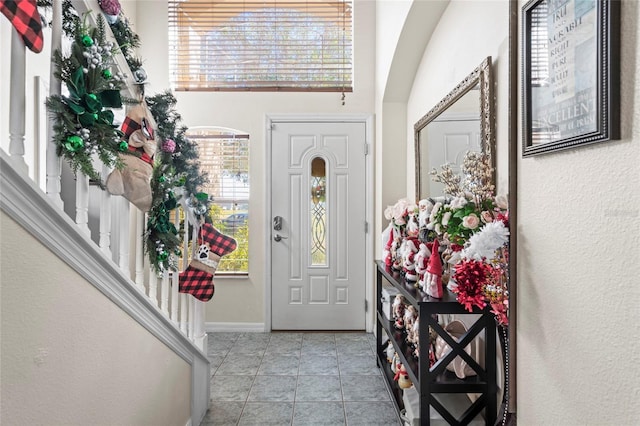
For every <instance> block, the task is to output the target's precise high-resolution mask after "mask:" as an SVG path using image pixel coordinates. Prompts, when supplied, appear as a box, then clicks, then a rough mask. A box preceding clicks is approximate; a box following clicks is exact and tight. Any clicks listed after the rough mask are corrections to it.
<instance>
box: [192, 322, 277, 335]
mask: <svg viewBox="0 0 640 426" xmlns="http://www.w3.org/2000/svg"><path fill="white" fill-rule="evenodd" d="M204 330H205V331H206V332H208V333H212V332H216V331H224V332H232V333H264V332H265V325H264V323H263V322H207V323H205V324H204Z"/></svg>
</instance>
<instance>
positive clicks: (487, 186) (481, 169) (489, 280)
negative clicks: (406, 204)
mask: <svg viewBox="0 0 640 426" xmlns="http://www.w3.org/2000/svg"><path fill="white" fill-rule="evenodd" d="M431 174H432V175H433V178H434V180H435V181H436V182H441V183H443V184H444V185H445V193H446V194H447V196H449V197H450V198H449V200H448V201H446V202H443V203H436V204H435V205H434V207H433V209H432V211H431V213H430V217H429V219H430V220H429V223H428V224H427V228H428V229H430V230H432V231H433V232H434V233H435V234H436V236H437V238H438V239H439V240H441V242H442V243H443V244H445V245H446V250H445V252H444V253H443V257H444V258H445V259H446V261H447V263H449V264H451V265H452V267H453V269H454V272H453V273H452V274H451V278H452V280H453V283H452V285H451V286H449V287H450V288H452V291H453V292H454V293H456V295H457V299H458V302H460V303H461V304H462V305H464V306H465V308H466V309H467V310H468V311H471V310H472V309H473V307H474V306H476V307H478V308H484V307H485V306H486V305H487V303H488V304H490V305H491V308H492V309H491V310H492V312H493V313H494V315H495V316H496V319H497V321H498V323H499V324H501V325H508V322H509V319H508V304H509V290H508V273H509V271H508V260H509V259H508V244H509V217H508V205H507V199H506V197H505V196H496V195H495V194H494V190H495V188H494V185H493V183H492V177H493V168H492V166H491V158H490V157H489V156H488V155H487V154H483V153H478V152H468V153H467V154H466V155H465V158H464V162H463V165H462V176H463V178H461V177H460V176H457V175H455V174H454V173H453V171H452V170H451V166H450V165H444V166H443V167H442V171H441V172H437V171H435V170H434V171H432V172H431Z"/></svg>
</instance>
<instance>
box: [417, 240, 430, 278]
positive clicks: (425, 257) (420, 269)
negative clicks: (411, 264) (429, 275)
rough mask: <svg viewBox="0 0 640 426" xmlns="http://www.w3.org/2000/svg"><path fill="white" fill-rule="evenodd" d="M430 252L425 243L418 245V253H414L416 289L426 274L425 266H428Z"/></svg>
mask: <svg viewBox="0 0 640 426" xmlns="http://www.w3.org/2000/svg"><path fill="white" fill-rule="evenodd" d="M430 255H431V252H430V251H429V249H428V248H427V245H426V244H425V243H420V247H419V248H418V253H416V256H415V261H416V276H417V281H416V285H417V287H420V286H421V285H422V282H423V280H424V274H425V273H426V272H427V266H428V265H429V256H430Z"/></svg>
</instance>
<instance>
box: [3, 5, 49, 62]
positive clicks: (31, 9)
mask: <svg viewBox="0 0 640 426" xmlns="http://www.w3.org/2000/svg"><path fill="white" fill-rule="evenodd" d="M0 12H2V14H3V15H4V16H6V17H7V19H8V20H9V22H11V25H13V27H14V28H15V29H16V31H17V32H18V35H19V36H20V37H21V38H22V41H23V42H24V45H25V46H26V47H27V48H28V49H29V50H31V51H32V52H35V53H40V52H41V51H42V47H43V46H44V38H43V34H42V20H41V19H40V12H38V8H37V2H36V1H35V0H20V1H11V0H0Z"/></svg>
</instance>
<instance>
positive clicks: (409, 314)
mask: <svg viewBox="0 0 640 426" xmlns="http://www.w3.org/2000/svg"><path fill="white" fill-rule="evenodd" d="M416 318H418V312H417V311H416V308H415V307H414V306H413V305H409V306H407V307H406V309H405V310H404V330H405V331H406V333H407V342H408V343H413V342H412V340H411V337H412V331H413V323H414V322H415V321H416Z"/></svg>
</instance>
